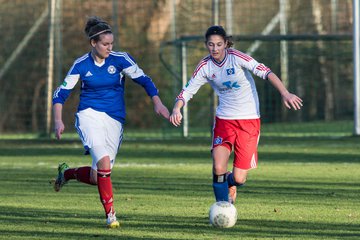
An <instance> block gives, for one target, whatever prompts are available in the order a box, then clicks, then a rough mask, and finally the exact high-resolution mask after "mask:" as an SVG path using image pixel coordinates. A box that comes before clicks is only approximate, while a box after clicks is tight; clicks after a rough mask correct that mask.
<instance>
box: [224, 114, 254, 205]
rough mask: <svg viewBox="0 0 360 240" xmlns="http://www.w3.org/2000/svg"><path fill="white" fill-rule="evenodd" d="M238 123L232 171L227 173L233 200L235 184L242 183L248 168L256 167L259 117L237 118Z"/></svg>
mask: <svg viewBox="0 0 360 240" xmlns="http://www.w3.org/2000/svg"><path fill="white" fill-rule="evenodd" d="M238 125H239V129H238V130H237V131H236V139H235V143H234V164H233V172H232V173H230V174H228V183H229V188H230V190H229V191H230V193H231V194H232V195H233V196H231V200H232V201H233V202H235V199H236V190H237V189H236V186H242V185H244V184H245V182H246V178H247V175H248V170H250V169H254V168H256V167H257V161H258V156H257V146H258V142H259V136H260V119H250V120H238ZM231 188H232V189H231Z"/></svg>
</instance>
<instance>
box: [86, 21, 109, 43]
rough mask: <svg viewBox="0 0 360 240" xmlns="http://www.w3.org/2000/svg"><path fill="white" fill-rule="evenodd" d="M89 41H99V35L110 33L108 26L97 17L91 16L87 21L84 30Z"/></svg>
mask: <svg viewBox="0 0 360 240" xmlns="http://www.w3.org/2000/svg"><path fill="white" fill-rule="evenodd" d="M84 31H85V33H86V35H87V36H88V38H89V40H90V41H91V40H92V39H93V40H94V41H96V42H97V41H99V40H100V35H101V34H103V33H112V31H111V27H110V25H109V24H108V23H107V22H105V21H104V20H102V19H101V18H99V17H96V16H93V17H90V18H89V19H88V21H87V22H86V26H85V29H84Z"/></svg>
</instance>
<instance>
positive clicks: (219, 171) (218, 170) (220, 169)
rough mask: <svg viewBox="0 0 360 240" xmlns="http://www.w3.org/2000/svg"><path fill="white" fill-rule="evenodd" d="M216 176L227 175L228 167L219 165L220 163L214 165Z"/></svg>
mask: <svg viewBox="0 0 360 240" xmlns="http://www.w3.org/2000/svg"><path fill="white" fill-rule="evenodd" d="M213 167H214V170H213V171H214V174H216V175H220V174H224V173H226V170H227V168H226V166H224V165H223V164H219V163H214V166H213Z"/></svg>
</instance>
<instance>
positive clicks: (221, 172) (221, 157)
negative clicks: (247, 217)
mask: <svg viewBox="0 0 360 240" xmlns="http://www.w3.org/2000/svg"><path fill="white" fill-rule="evenodd" d="M212 155H213V189H214V194H215V199H216V201H217V202H219V201H228V200H229V199H228V198H229V196H228V195H229V189H228V183H227V177H226V172H227V164H228V161H229V156H230V150H229V149H228V148H227V147H225V146H222V145H221V146H217V147H215V148H214V149H213V150H212Z"/></svg>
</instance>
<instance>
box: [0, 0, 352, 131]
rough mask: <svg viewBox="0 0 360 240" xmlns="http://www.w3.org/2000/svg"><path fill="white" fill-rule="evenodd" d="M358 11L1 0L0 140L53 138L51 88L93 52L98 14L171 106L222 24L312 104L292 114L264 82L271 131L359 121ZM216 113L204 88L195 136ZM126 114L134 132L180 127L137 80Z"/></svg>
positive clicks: (69, 115) (192, 110) (195, 105)
mask: <svg viewBox="0 0 360 240" xmlns="http://www.w3.org/2000/svg"><path fill="white" fill-rule="evenodd" d="M51 6H53V8H51ZM352 8H353V6H352V1H351V0H291V1H290V0H217V1H216V0H213V1H209V0H119V1H116V0H112V1H110V0H108V1H106V0H96V1H95V0H13V1H9V0H0V31H1V33H2V44H1V45H0V51H1V55H0V86H1V87H0V133H14V132H45V131H46V130H47V126H48V125H49V120H51V119H49V110H50V109H49V107H48V98H49V90H52V89H54V88H55V87H56V86H57V85H59V84H60V82H62V80H63V78H64V76H65V74H66V72H67V71H68V69H69V68H70V66H71V65H72V62H73V61H74V60H75V59H76V58H77V57H79V56H81V55H83V54H84V53H85V52H87V51H89V49H90V48H89V44H88V40H87V39H86V36H85V34H84V32H83V28H84V25H85V22H86V20H87V17H89V16H93V15H97V16H100V17H102V18H103V19H105V20H107V21H108V22H109V23H110V24H111V25H112V26H113V29H114V35H115V47H114V48H115V50H118V51H127V52H129V53H130V54H131V55H132V56H134V58H135V59H136V61H137V62H138V64H139V65H140V67H141V68H143V70H144V71H145V73H146V74H148V75H149V76H151V77H152V79H153V80H154V82H155V84H156V85H157V86H158V88H159V89H160V95H161V97H162V99H163V100H164V103H165V104H166V105H167V106H168V107H169V108H171V107H172V105H173V101H174V98H175V96H176V95H177V94H178V92H179V91H180V89H181V87H182V81H183V78H184V76H191V74H192V71H193V70H194V68H195V67H196V65H197V63H198V61H199V60H200V59H201V58H202V57H204V56H205V55H206V54H207V52H206V49H205V47H204V43H203V34H204V32H205V31H206V29H207V28H208V27H209V26H210V25H212V24H220V25H223V26H224V27H225V28H226V29H227V31H228V33H231V34H232V35H233V36H234V39H235V48H237V49H239V50H241V51H243V52H247V53H250V54H251V55H252V56H253V57H254V58H255V59H257V60H258V61H260V62H263V63H264V64H266V65H267V66H269V67H270V68H271V69H272V70H273V71H274V72H275V73H276V74H277V75H279V76H280V77H281V78H282V80H283V81H284V82H285V83H286V85H287V86H288V87H289V89H290V90H291V91H294V92H296V93H297V94H298V95H299V96H301V97H302V98H303V99H304V109H303V110H302V111H300V112H296V113H294V112H288V111H284V108H283V106H282V105H281V99H280V96H279V94H278V93H277V92H276V91H274V89H273V88H272V87H271V86H270V85H269V84H267V83H266V82H265V81H263V80H261V79H258V78H256V83H257V88H258V92H259V97H260V105H261V112H262V121H263V122H264V123H273V122H289V121H292V122H294V121H295V122H309V121H337V120H352V119H353V115H354V103H353V97H354V91H353V45H352V27H353V14H352V11H353V10H352ZM52 47H53V48H52ZM184 51H185V52H186V57H184ZM51 61H53V64H52V62H51ZM49 83H50V84H49ZM78 95H79V86H77V88H76V89H75V90H74V91H73V93H72V95H71V96H70V98H69V99H68V101H67V102H66V104H65V107H64V116H63V117H64V122H65V125H66V126H67V127H68V129H72V127H71V125H72V124H73V122H74V113H75V112H76V108H77V103H78ZM215 100H216V99H215ZM213 105H214V97H213V93H212V90H211V89H210V87H209V86H204V87H203V88H202V89H200V91H199V93H198V94H197V95H196V96H195V97H194V99H193V100H192V101H191V102H190V104H189V120H188V124H189V131H190V132H191V131H192V129H195V128H198V127H204V126H209V127H210V125H211V121H212V114H213V113H212V111H213ZM126 106H127V112H128V115H127V125H128V126H127V127H128V128H130V129H132V128H133V129H145V130H146V129H162V131H163V130H164V129H168V128H169V129H170V128H171V126H170V125H169V124H168V123H166V122H165V121H163V120H161V119H160V118H159V117H157V116H155V114H154V113H153V111H152V104H151V101H150V99H149V98H148V97H147V96H146V94H145V91H143V90H142V89H141V88H139V86H137V85H136V84H134V83H133V82H132V81H131V80H130V79H129V80H127V86H126Z"/></svg>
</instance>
